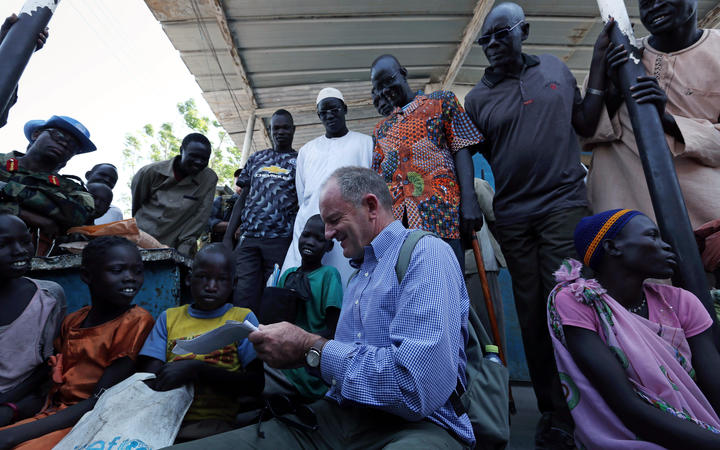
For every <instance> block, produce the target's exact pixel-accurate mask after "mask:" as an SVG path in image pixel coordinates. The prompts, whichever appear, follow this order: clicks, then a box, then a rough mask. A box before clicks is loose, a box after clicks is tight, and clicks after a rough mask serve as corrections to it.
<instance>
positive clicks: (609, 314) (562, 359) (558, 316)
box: [548, 209, 720, 449]
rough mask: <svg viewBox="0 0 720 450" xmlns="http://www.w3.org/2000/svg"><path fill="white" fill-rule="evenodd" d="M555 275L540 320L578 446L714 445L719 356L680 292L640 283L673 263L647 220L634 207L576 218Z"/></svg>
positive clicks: (704, 322) (704, 320)
mask: <svg viewBox="0 0 720 450" xmlns="http://www.w3.org/2000/svg"><path fill="white" fill-rule="evenodd" d="M575 247H576V249H577V251H578V254H579V255H580V257H581V259H582V260H583V262H584V263H585V265H586V266H589V267H590V268H591V269H593V271H594V272H595V274H596V275H597V279H585V278H583V277H582V275H581V273H580V272H581V268H582V265H581V264H580V263H579V262H578V261H575V260H567V261H565V262H564V263H563V265H562V266H561V267H560V269H559V270H558V271H557V272H556V273H555V277H556V279H557V281H558V285H557V286H556V287H555V289H554V290H553V291H552V293H551V294H550V297H549V300H548V326H549V330H550V334H551V337H552V341H553V347H554V349H555V359H556V362H557V366H558V371H559V373H560V379H561V382H562V384H563V390H564V392H565V395H566V399H567V402H568V406H569V407H570V412H571V413H572V416H573V419H574V420H575V427H576V428H575V439H576V442H577V443H578V446H579V447H580V448H599V449H608V448H613V449H622V448H632V449H651V448H692V449H700V448H715V449H717V448H720V420H719V419H718V415H717V411H719V410H720V383H718V381H717V374H718V373H720V354H718V352H717V350H716V349H715V346H714V344H713V341H712V334H711V331H710V326H711V325H712V320H711V319H710V315H709V314H708V312H707V311H706V310H705V308H704V307H703V305H702V304H701V303H700V301H699V300H698V298H697V297H695V296H694V295H693V294H691V293H690V292H688V291H685V290H683V289H679V288H675V287H672V286H665V285H660V284H654V283H648V282H645V280H646V279H648V278H659V279H663V278H669V277H670V276H671V275H672V273H673V269H674V267H675V265H676V259H675V255H674V254H673V253H672V251H671V249H670V246H669V245H668V244H666V243H665V242H663V240H662V239H661V238H660V233H659V231H658V229H657V227H656V226H655V224H654V223H653V222H652V221H651V220H650V219H649V218H648V217H646V216H645V215H643V214H642V213H640V212H638V211H632V210H627V209H625V210H612V211H606V212H603V213H600V214H596V215H594V216H590V217H586V218H584V219H583V220H581V221H580V223H579V224H578V226H577V228H576V229H575Z"/></svg>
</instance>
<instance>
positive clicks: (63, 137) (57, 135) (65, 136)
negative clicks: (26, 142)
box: [43, 128, 80, 150]
mask: <svg viewBox="0 0 720 450" xmlns="http://www.w3.org/2000/svg"><path fill="white" fill-rule="evenodd" d="M43 131H47V132H48V133H49V134H50V137H52V138H53V140H54V141H56V142H58V141H63V142H65V143H66V145H67V147H68V148H70V149H71V150H77V149H78V148H80V142H78V140H77V139H76V138H75V136H73V135H72V134H70V133H68V132H67V131H64V130H60V129H59V128H44V129H43Z"/></svg>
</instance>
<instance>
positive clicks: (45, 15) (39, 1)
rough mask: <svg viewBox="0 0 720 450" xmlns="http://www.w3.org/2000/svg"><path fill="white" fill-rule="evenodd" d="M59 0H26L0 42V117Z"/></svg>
mask: <svg viewBox="0 0 720 450" xmlns="http://www.w3.org/2000/svg"><path fill="white" fill-rule="evenodd" d="M58 3H60V0H27V1H26V2H25V4H24V5H23V7H22V9H21V10H20V14H18V21H17V22H15V23H14V24H13V26H12V28H10V31H9V32H8V34H7V35H6V36H5V39H4V40H3V42H2V44H0V61H2V62H1V63H0V117H1V116H3V115H4V113H5V110H6V109H7V108H8V104H9V103H10V99H11V98H12V95H13V92H14V91H15V87H16V86H17V84H18V81H20V77H21V76H22V73H23V71H24V70H25V67H26V66H27V63H28V61H30V57H31V56H32V54H33V52H34V51H35V47H36V46H37V39H38V34H40V33H41V32H42V31H43V30H45V27H46V26H47V24H48V23H49V22H50V19H51V18H52V15H53V13H54V12H55V8H57V5H58Z"/></svg>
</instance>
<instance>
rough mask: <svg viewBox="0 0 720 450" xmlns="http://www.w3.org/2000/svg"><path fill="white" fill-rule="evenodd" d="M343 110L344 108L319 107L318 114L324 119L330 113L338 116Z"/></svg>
mask: <svg viewBox="0 0 720 450" xmlns="http://www.w3.org/2000/svg"><path fill="white" fill-rule="evenodd" d="M341 111H342V108H333V109H318V112H317V113H318V116H320V118H322V119H324V118H325V117H327V116H328V114H330V113H332V115H333V116H337V115H338V114H340V112H341Z"/></svg>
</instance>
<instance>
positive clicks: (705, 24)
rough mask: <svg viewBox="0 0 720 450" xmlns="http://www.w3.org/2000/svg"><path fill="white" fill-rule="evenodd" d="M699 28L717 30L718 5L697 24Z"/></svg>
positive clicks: (719, 18) (719, 25) (719, 4)
mask: <svg viewBox="0 0 720 450" xmlns="http://www.w3.org/2000/svg"><path fill="white" fill-rule="evenodd" d="M698 26H699V27H700V28H718V27H720V3H718V4H717V5H715V6H714V7H713V8H712V9H711V10H710V11H708V13H707V14H705V17H703V18H702V19H700V21H699V22H698Z"/></svg>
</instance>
